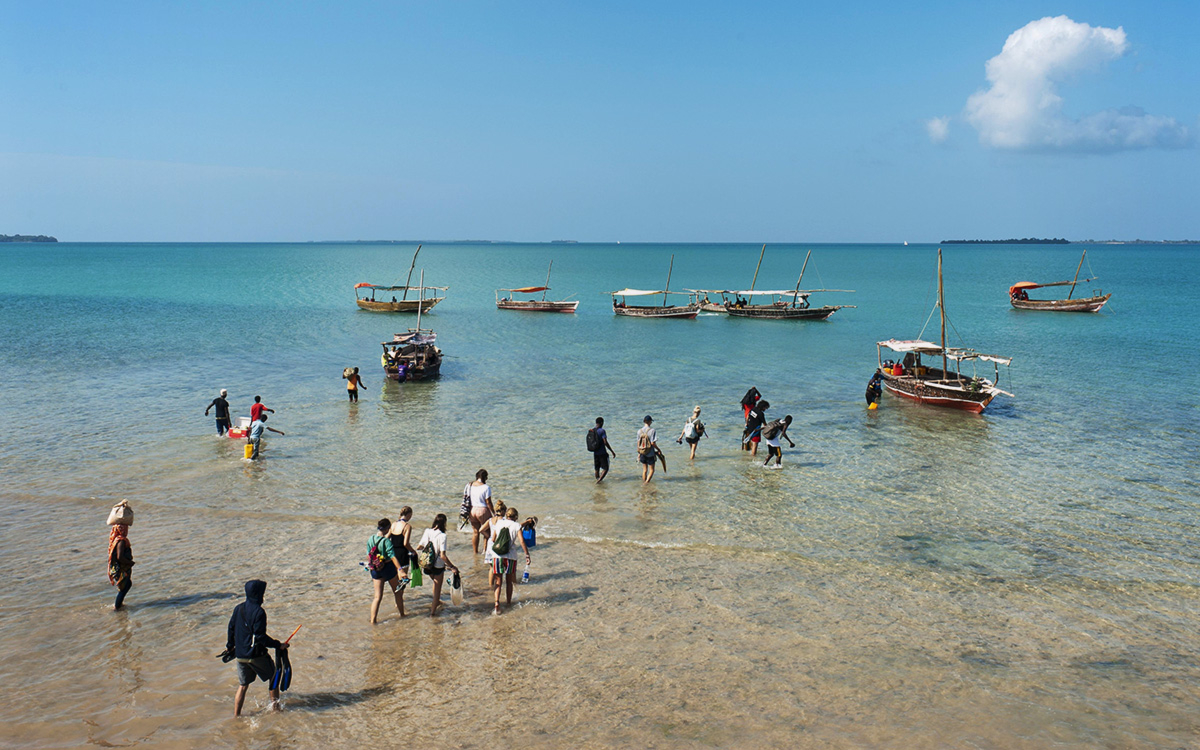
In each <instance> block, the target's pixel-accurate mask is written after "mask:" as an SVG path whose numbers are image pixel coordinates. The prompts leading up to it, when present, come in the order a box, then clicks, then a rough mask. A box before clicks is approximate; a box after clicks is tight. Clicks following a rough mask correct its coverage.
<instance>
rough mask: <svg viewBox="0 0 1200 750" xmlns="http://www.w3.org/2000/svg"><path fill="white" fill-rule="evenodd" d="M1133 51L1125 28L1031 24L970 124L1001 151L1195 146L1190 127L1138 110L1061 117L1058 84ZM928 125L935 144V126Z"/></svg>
mask: <svg viewBox="0 0 1200 750" xmlns="http://www.w3.org/2000/svg"><path fill="white" fill-rule="evenodd" d="M1128 49H1129V42H1128V40H1127V39H1126V37H1125V30H1124V29H1123V28H1120V27H1118V28H1115V29H1108V28H1104V27H1093V26H1089V25H1087V24H1086V23H1076V22H1075V21H1072V20H1071V19H1070V18H1067V17H1066V16H1058V17H1056V18H1049V17H1047V18H1042V19H1040V20H1037V21H1031V22H1030V23H1028V24H1026V25H1025V26H1023V27H1022V28H1020V29H1017V30H1016V31H1014V32H1013V33H1012V34H1011V35H1010V36H1009V37H1008V39H1007V40H1006V41H1005V42H1004V49H1002V50H1001V51H1000V54H998V55H996V56H995V57H993V58H992V59H990V60H988V61H987V79H988V82H989V83H990V84H991V85H990V87H989V88H987V89H986V90H982V91H978V92H976V93H975V94H973V95H972V96H971V97H970V98H969V99H967V106H966V110H965V115H966V118H967V121H968V122H970V123H971V124H972V125H973V126H974V127H975V129H976V130H978V131H979V140H980V142H981V143H983V144H984V145H987V146H992V147H994V148H1003V149H1014V150H1030V151H1032V150H1049V151H1059V150H1061V151H1120V150H1125V149H1138V148H1154V147H1158V148H1183V147H1186V146H1188V145H1190V144H1191V143H1192V134H1191V133H1190V132H1189V131H1188V128H1187V127H1186V126H1184V125H1181V124H1180V123H1179V122H1177V121H1176V120H1175V119H1174V118H1171V117H1161V116H1156V115H1148V114H1146V113H1145V112H1143V111H1142V110H1141V109H1138V108H1136V107H1123V108H1120V109H1109V110H1104V111H1102V112H1097V113H1095V114H1091V115H1087V116H1085V117H1082V118H1080V119H1078V120H1072V119H1069V118H1067V117H1066V116H1064V115H1063V99H1062V97H1061V96H1059V95H1058V85H1059V84H1060V83H1062V82H1064V81H1066V80H1068V79H1069V78H1070V77H1072V76H1073V75H1075V74H1077V73H1080V72H1083V71H1086V70H1091V69H1095V68H1099V67H1102V66H1103V65H1104V64H1106V63H1108V62H1110V61H1112V60H1115V59H1117V58H1119V57H1121V56H1122V55H1124V54H1125V53H1126V52H1127V51H1128ZM932 122H933V121H931V123H932ZM928 127H929V132H930V137H931V138H933V137H934V132H935V131H934V128H933V126H932V124H931V125H929V126H928ZM935 140H936V139H935Z"/></svg>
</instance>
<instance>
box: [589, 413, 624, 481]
mask: <svg viewBox="0 0 1200 750" xmlns="http://www.w3.org/2000/svg"><path fill="white" fill-rule="evenodd" d="M589 432H591V433H592V436H591V437H590V438H588V447H589V448H590V449H591V451H592V466H593V467H594V468H595V470H596V484H600V483H601V482H603V481H604V477H606V476H608V454H609V453H612V457H613V458H616V457H617V452H616V451H615V450H613V448H612V446H611V445H609V444H608V433H607V432H605V430H604V417H596V426H595V427H593V428H592V429H591V430H589Z"/></svg>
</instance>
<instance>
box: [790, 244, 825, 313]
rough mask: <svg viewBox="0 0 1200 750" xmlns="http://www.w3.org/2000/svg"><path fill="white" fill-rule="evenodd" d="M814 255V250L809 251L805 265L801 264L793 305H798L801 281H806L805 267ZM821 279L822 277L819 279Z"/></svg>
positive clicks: (805, 257) (805, 258)
mask: <svg viewBox="0 0 1200 750" xmlns="http://www.w3.org/2000/svg"><path fill="white" fill-rule="evenodd" d="M811 257H812V250H809V251H808V255H805V256H804V265H802V266H800V278H798V279H796V293H795V294H793V295H792V307H795V306H796V299H797V298H798V297H799V296H800V282H801V281H804V269H806V268H808V259H809V258H811ZM817 280H818V281H820V279H817Z"/></svg>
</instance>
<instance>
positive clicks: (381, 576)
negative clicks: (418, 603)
mask: <svg viewBox="0 0 1200 750" xmlns="http://www.w3.org/2000/svg"><path fill="white" fill-rule="evenodd" d="M375 528H376V530H377V533H375V534H373V535H371V538H370V539H368V540H367V570H369V571H370V573H371V581H372V583H374V584H375V598H374V599H372V600H371V624H372V625H374V624H375V621H376V618H377V616H378V615H379V603H380V602H382V601H383V586H384V584H385V583H386V584H387V585H388V587H389V588H390V589H391V592H392V595H393V596H394V597H395V598H396V611H397V612H399V613H400V616H401V617H404V587H405V586H407V585H408V579H407V578H405V579H404V580H400V577H399V570H400V568H401V565H400V561H399V560H397V559H396V548H395V546H394V545H393V544H392V536H391V533H390V532H391V530H392V522H391V521H390V520H388V519H386V518H381V519H379V523H378V524H376V525H375Z"/></svg>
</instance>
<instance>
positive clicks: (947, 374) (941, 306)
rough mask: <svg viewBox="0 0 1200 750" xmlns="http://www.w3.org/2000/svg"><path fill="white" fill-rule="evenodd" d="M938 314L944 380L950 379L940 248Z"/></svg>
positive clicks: (940, 250)
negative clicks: (940, 321) (940, 327)
mask: <svg viewBox="0 0 1200 750" xmlns="http://www.w3.org/2000/svg"><path fill="white" fill-rule="evenodd" d="M938 312H940V313H941V314H942V380H949V379H950V368H949V366H948V365H947V363H946V293H945V291H944V290H943V289H942V249H941V248H940V247H939V248H938Z"/></svg>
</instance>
